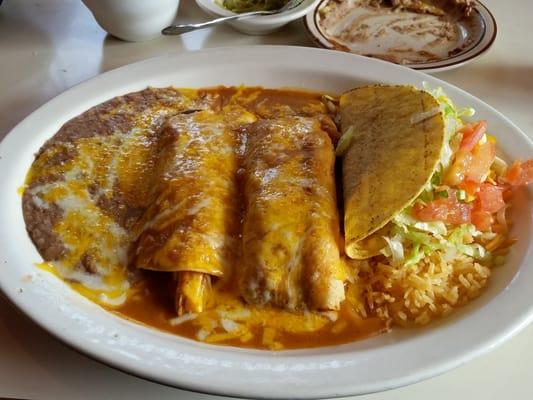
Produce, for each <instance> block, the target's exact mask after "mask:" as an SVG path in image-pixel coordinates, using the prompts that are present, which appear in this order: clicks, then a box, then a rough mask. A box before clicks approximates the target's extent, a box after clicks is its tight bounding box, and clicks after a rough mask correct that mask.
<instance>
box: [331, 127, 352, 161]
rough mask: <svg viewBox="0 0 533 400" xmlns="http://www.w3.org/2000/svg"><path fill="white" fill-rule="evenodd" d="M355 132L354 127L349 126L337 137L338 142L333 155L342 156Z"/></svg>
mask: <svg viewBox="0 0 533 400" xmlns="http://www.w3.org/2000/svg"><path fill="white" fill-rule="evenodd" d="M354 134H355V129H354V127H353V126H350V127H349V128H348V129H347V130H346V132H344V134H343V135H342V136H341V138H340V139H339V142H338V143H337V148H336V149H335V155H336V156H337V157H342V156H343V155H344V153H346V150H348V147H350V143H351V141H352V138H353V136H354Z"/></svg>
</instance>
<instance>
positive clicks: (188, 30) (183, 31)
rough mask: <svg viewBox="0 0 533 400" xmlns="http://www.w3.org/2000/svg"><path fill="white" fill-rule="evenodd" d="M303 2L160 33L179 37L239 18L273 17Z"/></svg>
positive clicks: (294, 0)
mask: <svg viewBox="0 0 533 400" xmlns="http://www.w3.org/2000/svg"><path fill="white" fill-rule="evenodd" d="M302 2H303V0H289V1H288V2H287V3H285V5H284V6H283V7H281V8H278V9H277V10H270V11H251V12H247V13H242V14H235V15H230V16H229V17H221V18H217V19H213V20H211V21H207V22H202V23H199V24H179V25H170V26H167V27H166V28H164V29H163V30H162V31H161V33H162V34H163V35H181V34H182V33H186V32H191V31H195V30H197V29H204V28H209V27H211V26H215V25H218V24H223V23H225V22H227V21H234V20H237V19H241V18H248V17H253V16H256V15H274V14H280V13H282V12H285V11H288V10H292V9H293V8H295V7H298V6H299V5H300V4H301V3H302Z"/></svg>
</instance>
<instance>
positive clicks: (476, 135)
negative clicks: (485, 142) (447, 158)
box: [460, 121, 487, 152]
mask: <svg viewBox="0 0 533 400" xmlns="http://www.w3.org/2000/svg"><path fill="white" fill-rule="evenodd" d="M486 131H487V121H479V122H476V123H473V124H468V125H466V126H465V127H464V128H463V129H461V132H462V133H463V139H462V140H461V146H460V149H461V150H462V151H464V152H469V151H471V150H472V149H473V148H474V146H475V145H476V144H477V143H478V142H479V140H480V139H481V138H482V137H483V135H484V134H485V132H486Z"/></svg>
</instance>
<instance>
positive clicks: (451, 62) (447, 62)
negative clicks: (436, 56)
mask: <svg viewBox="0 0 533 400" xmlns="http://www.w3.org/2000/svg"><path fill="white" fill-rule="evenodd" d="M326 1H329V0H320V1H319V2H318V3H317V4H316V6H315V7H313V9H312V10H311V11H309V13H307V14H306V15H305V16H304V17H303V18H302V19H303V24H304V27H305V30H306V32H307V35H308V37H309V38H310V39H311V41H312V42H313V44H314V45H315V46H316V47H318V48H322V49H327V50H333V51H342V52H345V53H349V54H355V55H360V54H358V53H352V52H348V51H343V50H339V49H336V48H334V47H328V46H326V45H325V44H324V43H323V42H322V40H324V41H326V42H328V43H330V42H329V40H328V39H327V38H326V37H325V36H324V34H322V32H321V30H320V28H319V27H318V26H317V24H316V13H317V12H318V9H319V8H320V6H321V5H322V3H324V2H326ZM475 1H476V3H477V6H479V7H481V9H482V11H483V12H484V13H485V14H486V17H487V18H485V17H484V16H483V13H482V12H480V11H479V10H478V9H477V8H476V9H475V11H476V12H477V13H478V14H479V18H480V19H481V21H482V23H483V33H482V35H481V36H480V38H479V39H478V41H477V43H476V44H475V45H473V46H472V47H471V48H470V49H469V50H467V51H466V52H465V53H459V54H457V55H454V56H452V57H448V58H444V59H440V60H437V61H430V62H426V63H420V64H406V65H402V64H397V63H393V62H391V63H392V64H396V65H401V66H404V67H408V68H411V69H414V70H417V71H422V72H426V73H434V72H442V71H447V70H450V69H454V68H458V67H460V66H462V65H464V64H467V63H469V62H471V61H473V60H474V59H476V58H479V57H481V56H482V55H484V54H485V53H486V52H488V51H489V50H490V48H491V47H492V45H493V44H494V42H495V41H496V37H497V36H498V25H497V23H496V18H495V17H494V15H493V14H492V12H491V11H490V9H489V8H488V7H487V6H486V5H485V4H483V3H482V2H481V1H480V0H475ZM315 31H316V32H318V34H317V33H315ZM488 34H490V37H489V39H488V40H487V41H486V43H485V44H483V41H484V40H485V39H486V37H487V35H488ZM318 35H320V37H318ZM321 39H322V40H321ZM468 52H472V54H470V55H468V56H467V57H464V56H465V54H467V53H468ZM360 56H362V55H360ZM362 57H368V58H374V59H378V60H379V58H375V57H370V56H362ZM435 64H437V65H435Z"/></svg>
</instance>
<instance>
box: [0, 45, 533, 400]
mask: <svg viewBox="0 0 533 400" xmlns="http://www.w3.org/2000/svg"><path fill="white" fill-rule="evenodd" d="M423 81H428V82H429V84H430V85H431V86H433V87H437V86H442V87H443V88H444V90H445V91H447V92H448V94H449V95H450V97H451V98H452V99H453V100H454V101H455V102H456V103H457V104H458V106H461V107H464V106H467V105H468V106H472V107H474V108H475V109H476V110H477V114H476V118H480V119H486V120H487V121H488V126H489V130H490V133H491V134H493V135H494V136H496V137H497V138H499V139H502V140H500V141H499V147H500V150H501V151H502V153H503V154H505V155H507V156H509V158H513V159H514V158H521V159H527V158H530V157H531V154H533V143H532V142H531V141H530V140H529V139H528V138H527V136H526V135H525V134H524V133H522V132H521V131H520V130H519V129H518V128H517V127H516V126H515V125H513V123H512V122H510V121H509V120H508V119H506V118H505V117H504V116H503V115H501V114H500V113H499V112H497V111H496V110H494V109H493V108H491V107H490V106H488V105H487V104H485V103H483V102H482V101H481V100H478V99H476V98H475V97H473V96H471V95H469V94H468V93H466V92H464V91H462V90H461V89H458V88H456V87H454V86H452V85H449V84H447V83H445V82H443V81H440V80H438V79H435V78H433V77H431V76H428V75H425V74H422V73H420V72H417V71H413V70H411V69H409V68H405V67H401V66H398V65H395V64H392V63H388V62H384V61H379V60H374V59H371V58H367V57H360V56H355V55H352V54H348V53H342V52H337V51H328V50H321V49H312V48H301V47H294V46H279V47H277V46H252V47H241V48H220V49H211V50H206V51H200V52H194V53H182V54H171V55H166V56H161V57H157V58H153V59H150V60H146V61H142V62H139V63H135V64H131V65H128V66H125V67H122V68H119V69H116V70H114V71H110V72H107V73H105V74H102V75H100V76H97V77H95V78H93V79H91V80H88V81H86V82H84V83H82V84H80V85H78V86H76V87H74V88H72V89H69V90H67V91H66V92H64V93H63V94H61V95H59V96H58V97H56V98H55V99H53V100H51V101H50V102H48V103H47V104H45V105H44V106H42V107H41V108H39V109H38V110H37V111H35V112H34V113H32V114H31V115H30V116H28V117H27V118H26V119H24V120H23V121H22V122H21V123H20V124H19V125H17V126H16V127H15V128H14V129H13V130H12V131H11V133H10V134H9V135H8V136H7V137H6V138H5V139H4V141H3V142H2V143H0V171H1V174H0V193H1V196H2V197H1V207H0V238H1V240H0V270H1V273H0V288H1V290H2V291H3V292H4V293H5V294H6V296H7V297H8V298H9V299H11V301H12V302H13V303H14V304H15V305H16V306H18V308H20V309H21V310H22V311H23V312H24V313H25V314H26V315H28V316H29V317H30V318H31V319H33V320H34V321H35V322H36V323H37V324H39V325H40V326H41V327H43V328H45V329H46V330H47V331H49V332H50V333H51V334H53V335H54V336H56V337H57V338H59V339H60V340H62V341H64V342H65V343H67V344H68V345H70V346H71V347H73V348H75V349H78V350H80V351H82V352H83V353H85V354H87V355H89V356H91V357H93V358H95V359H98V360H100V361H102V362H104V363H106V364H109V365H111V366H114V367H116V368H119V369H122V370H124V371H127V372H130V373H132V374H135V375H138V376H141V377H144V378H147V379H151V380H154V381H157V382H161V383H165V384H168V385H172V386H178V387H182V388H187V389H191V390H195V391H201V392H209V393H216V394H223V395H230V396H242V397H252V398H258V397H262V398H267V397H268V398H287V397H291V398H295V399H296V398H323V397H332V396H347V395H352V394H361V393H369V392H376V391H380V390H386V389H391V388H394V387H397V386H401V385H406V384H409V383H413V382H417V381H420V380H422V379H426V378H429V377H431V376H434V375H437V374H441V373H443V372H445V371H447V370H449V369H451V368H454V367H457V366H458V365H461V364H463V363H465V362H467V361H469V360H470V359H472V358H473V357H476V356H478V355H480V354H482V353H485V352H487V351H489V350H491V349H493V348H494V347H495V346H496V345H499V344H501V343H502V342H504V341H505V340H507V339H508V338H510V337H511V336H513V335H514V334H515V333H517V332H518V331H519V330H521V329H522V328H524V327H525V326H526V325H527V324H528V323H529V322H530V321H531V320H532V318H533V296H532V295H531V288H532V287H533V265H532V260H533V236H532V228H533V204H532V201H531V194H532V190H531V188H530V189H529V190H526V189H521V190H519V191H518V192H517V193H516V196H515V199H514V203H513V208H512V210H513V213H514V215H512V217H514V218H513V220H514V226H513V231H512V236H514V237H517V238H518V239H519V240H518V243H516V245H515V246H514V247H513V248H512V251H511V252H510V254H509V256H508V258H507V262H506V264H505V265H504V266H502V267H498V268H495V269H494V271H493V277H492V280H491V283H490V285H489V286H488V288H487V290H486V291H485V292H484V293H483V294H482V295H481V297H479V298H478V299H476V300H474V301H472V302H471V303H470V304H468V305H467V306H465V307H463V308H461V309H459V310H457V312H455V313H454V314H452V315H451V316H450V317H449V318H445V319H443V320H441V321H438V322H437V323H434V324H431V325H430V326H428V327H425V328H421V329H415V330H407V329H394V330H393V331H392V332H390V333H388V334H383V335H379V336H376V337H373V338H370V339H367V340H362V341H357V342H353V343H348V344H345V345H341V346H331V347H322V348H315V349H302V350H290V351H282V352H269V351H260V350H249V349H240V348H234V347H228V346H215V345H209V344H204V343H198V342H195V341H192V340H189V339H185V338H182V337H179V336H175V335H172V334H169V333H164V332H160V331H157V330H155V329H151V328H148V327H145V326H141V325H139V324H136V323H134V322H131V321H127V320H125V319H122V318H120V317H118V316H116V315H114V314H111V313H109V312H106V311H105V310H103V309H102V308H100V307H99V306H98V305H96V304H94V303H92V302H91V301H89V300H87V299H85V298H84V297H82V296H81V295H79V294H78V293H77V292H75V291H73V290H72V289H70V288H69V286H67V285H66V284H65V283H63V282H62V281H61V280H59V279H57V278H56V277H54V276H53V275H51V274H49V273H47V272H44V271H41V270H39V269H37V268H36V267H35V265H34V263H36V262H39V261H40V260H41V257H40V256H39V254H38V253H37V251H36V249H35V247H34V246H33V244H32V242H31V240H30V239H29V237H28V235H27V233H26V229H25V225H24V220H23V217H22V207H21V197H20V195H19V194H18V193H17V189H18V188H19V187H20V186H21V185H22V184H23V182H24V177H25V174H26V172H27V170H28V168H29V167H30V165H31V163H32V161H33V158H34V154H35V152H36V151H37V150H38V149H39V148H40V147H41V145H42V144H43V143H44V142H45V141H46V140H47V139H48V138H50V137H51V136H52V135H54V133H55V132H57V130H58V129H59V127H60V126H61V125H62V124H64V123H65V122H66V121H68V120H69V119H71V118H73V117H75V116H76V115H78V114H80V113H82V112H83V111H85V110H87V109H88V108H90V107H92V106H94V105H96V104H98V103H101V102H103V101H105V100H108V99H110V98H112V97H114V96H118V95H123V94H125V93H128V92H132V91H136V90H141V89H144V88H146V87H147V86H154V87H164V86H169V85H174V86H178V87H209V86H216V85H220V84H222V85H241V84H245V85H262V86H266V87H274V88H275V87H277V88H279V87H297V88H306V89H315V90H321V91H327V92H333V93H341V92H343V91H345V90H347V89H350V88H353V87H355V86H358V85H363V84H368V83H375V82H382V83H390V84H413V85H417V86H421V85H422V82H423Z"/></svg>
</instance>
